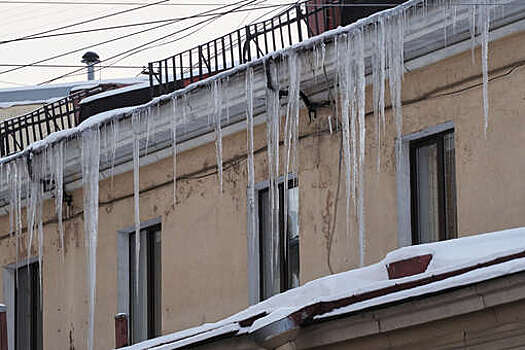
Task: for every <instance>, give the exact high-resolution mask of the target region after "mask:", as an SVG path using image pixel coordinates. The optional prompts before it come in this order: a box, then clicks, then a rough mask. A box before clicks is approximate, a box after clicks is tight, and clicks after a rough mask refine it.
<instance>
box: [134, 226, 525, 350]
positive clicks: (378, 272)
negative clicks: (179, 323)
mask: <svg viewBox="0 0 525 350" xmlns="http://www.w3.org/2000/svg"><path fill="white" fill-rule="evenodd" d="M524 237H525V227H520V228H514V229H508V230H503V231H499V232H493V233H486V234H480V235H475V236H469V237H463V238H459V239H453V240H448V241H442V242H436V243H429V244H422V245H417V246H410V247H404V248H400V249H397V250H395V251H392V252H390V253H389V254H387V255H386V257H385V258H384V259H383V260H381V261H380V262H378V263H376V264H372V265H370V266H366V267H363V268H359V269H354V270H350V271H346V272H342V273H339V274H335V275H330V276H326V277H322V278H319V279H317V280H314V281H311V282H308V283H306V284H304V285H303V286H301V287H298V288H295V289H291V290H289V291H286V292H284V293H281V294H278V295H275V296H273V297H271V298H269V299H267V300H265V301H262V302H260V303H258V304H256V305H253V306H251V307H249V308H247V309H245V310H243V311H241V312H239V313H237V314H235V315H233V316H231V317H228V318H226V319H224V320H221V321H218V322H216V323H208V324H203V325H202V326H199V327H194V328H190V329H186V330H183V331H180V332H176V333H173V334H169V335H165V336H162V337H159V338H155V339H150V340H147V341H145V342H142V343H138V344H135V345H132V346H129V347H126V348H124V349H126V350H140V349H163V348H164V347H158V348H157V346H160V345H163V346H168V345H169V348H170V349H172V348H178V347H180V346H182V345H180V344H184V345H189V344H195V343H198V342H201V341H203V340H208V339H212V338H214V337H216V336H218V335H224V334H229V333H235V335H242V334H246V333H254V332H255V331H257V330H259V329H261V328H263V327H265V326H267V325H269V324H271V323H273V322H276V321H279V320H281V319H284V318H287V317H289V316H291V315H292V314H294V313H297V312H299V311H304V310H306V308H307V307H312V306H315V305H317V304H320V303H324V304H325V305H333V306H332V309H330V310H325V308H326V307H325V308H321V310H322V312H321V313H319V314H317V315H312V316H313V317H314V318H315V319H318V320H322V319H324V318H328V317H333V316H340V315H343V314H347V313H350V312H356V311H360V310H364V309H366V308H369V307H372V306H378V305H382V304H385V303H390V302H393V301H402V300H405V299H408V298H411V297H414V296H421V295H426V294H429V293H436V292H441V291H445V290H447V289H450V288H456V287H460V286H466V285H470V284H473V283H478V282H482V281H486V280H489V279H493V278H496V277H501V276H505V275H509V274H512V273H515V272H520V271H525V239H524ZM426 254H431V255H432V259H431V261H430V263H429V265H428V266H427V268H426V270H425V271H424V272H423V273H420V274H416V275H412V276H408V277H402V278H397V279H389V275H388V266H389V265H391V264H394V263H396V262H399V261H402V260H406V259H410V258H415V257H420V256H422V255H426ZM404 285H407V286H409V287H407V288H405V289H403V288H401V287H402V286H404ZM394 287H398V289H397V290H396V289H395V288H394ZM382 290H389V291H390V292H385V293H384V294H381V293H377V292H378V291H382ZM366 295H371V297H368V298H366V297H361V298H359V297H360V296H366ZM352 298H354V299H355V300H359V301H357V302H353V303H352V302H349V303H348V305H346V306H344V307H339V308H338V307H337V305H338V302H341V301H349V300H352ZM253 320H255V321H253ZM235 329H237V331H235ZM182 340H184V341H183V342H182ZM175 345H177V346H175ZM174 346H175V347H174Z"/></svg>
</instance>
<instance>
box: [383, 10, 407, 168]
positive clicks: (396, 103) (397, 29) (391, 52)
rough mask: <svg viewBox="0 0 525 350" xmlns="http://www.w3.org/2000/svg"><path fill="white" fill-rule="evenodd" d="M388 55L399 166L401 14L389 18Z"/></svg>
mask: <svg viewBox="0 0 525 350" xmlns="http://www.w3.org/2000/svg"><path fill="white" fill-rule="evenodd" d="M388 20H389V22H388V26H387V27H386V33H387V40H386V44H387V54H388V55H387V56H388V68H389V69H388V79H389V80H388V83H389V86H390V100H391V103H392V110H393V115H394V121H395V124H396V162H397V166H398V168H399V166H400V164H399V162H400V160H401V132H402V129H403V114H402V110H401V87H402V86H401V81H402V79H403V62H404V57H403V56H404V53H403V48H404V32H405V29H404V27H405V26H404V17H402V16H401V15H399V16H394V17H391V18H389V19H388Z"/></svg>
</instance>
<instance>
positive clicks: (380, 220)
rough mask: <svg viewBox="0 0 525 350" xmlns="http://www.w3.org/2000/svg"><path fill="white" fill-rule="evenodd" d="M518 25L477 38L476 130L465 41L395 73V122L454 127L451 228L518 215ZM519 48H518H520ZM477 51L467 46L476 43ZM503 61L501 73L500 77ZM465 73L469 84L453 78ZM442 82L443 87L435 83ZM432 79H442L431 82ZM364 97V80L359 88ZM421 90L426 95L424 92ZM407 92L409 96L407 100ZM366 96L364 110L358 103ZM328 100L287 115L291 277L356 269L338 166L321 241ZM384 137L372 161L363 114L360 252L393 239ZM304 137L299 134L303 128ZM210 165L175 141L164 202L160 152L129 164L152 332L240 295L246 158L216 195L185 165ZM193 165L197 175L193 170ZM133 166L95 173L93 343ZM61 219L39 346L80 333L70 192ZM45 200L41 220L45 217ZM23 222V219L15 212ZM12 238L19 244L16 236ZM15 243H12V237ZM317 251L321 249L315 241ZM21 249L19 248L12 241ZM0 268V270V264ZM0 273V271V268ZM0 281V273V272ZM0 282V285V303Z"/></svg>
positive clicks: (79, 339)
mask: <svg viewBox="0 0 525 350" xmlns="http://www.w3.org/2000/svg"><path fill="white" fill-rule="evenodd" d="M524 41H525V34H520V35H515V36H513V37H509V38H506V39H502V40H499V41H497V42H495V43H493V44H491V49H490V51H489V54H490V63H489V64H490V69H491V70H495V73H493V74H491V78H494V79H493V80H492V81H491V82H490V85H489V92H490V118H491V120H490V127H489V132H488V136H487V139H485V138H484V137H483V129H482V125H483V112H482V102H481V85H480V77H479V75H480V73H481V72H480V65H479V64H476V65H472V61H471V56H470V52H466V53H464V54H461V55H458V56H455V57H452V58H450V59H447V60H444V61H442V62H439V63H437V64H434V65H432V66H430V67H426V68H424V69H421V70H418V71H414V72H410V73H407V74H406V76H405V80H404V84H403V100H404V101H406V103H405V104H404V107H403V114H404V127H403V134H409V133H412V132H415V131H418V130H421V129H424V128H427V127H430V126H433V125H437V124H440V123H443V122H446V121H453V122H454V123H455V130H456V134H455V135H456V136H455V139H456V179H457V189H458V194H457V204H458V231H459V234H460V236H463V235H471V234H475V233H478V232H487V231H492V230H498V229H503V228H509V227H516V226H523V225H525V215H523V213H525V182H524V181H522V175H521V174H523V173H525V158H524V148H523V144H525V127H524V126H525V124H524V119H523V118H524V116H523V111H524V110H525V95H524V90H523V86H524V82H525V68H523V67H516V68H515V69H512V71H511V68H506V69H503V70H501V71H500V70H498V69H499V68H501V67H505V66H508V65H511V64H513V63H515V62H518V61H522V60H523V59H524V58H525V57H524V55H525V53H524V52H522V51H520V50H516V48H517V47H521V46H522V45H523V42H524ZM520 45H521V46H520ZM477 54H478V55H479V52H477ZM507 71H511V72H510V73H509V74H505V73H506V72H507ZM470 77H474V78H473V79H472V80H471V81H465V82H462V81H463V80H465V79H467V78H470ZM449 85H450V87H448V88H443V87H445V86H449ZM438 89H442V90H439V91H438ZM367 93H368V96H370V95H371V90H370V89H369V90H368V91H367ZM425 96H426V97H425ZM411 101H412V102H411ZM370 110H371V107H368V108H367V111H370ZM328 113H330V111H328V110H324V111H320V115H319V118H318V120H317V121H316V122H315V123H313V124H311V125H307V124H308V123H307V122H306V121H307V117H306V115H303V116H302V117H301V123H302V131H301V133H302V135H303V136H304V137H303V138H302V140H301V142H300V162H299V164H300V171H299V174H298V179H299V191H300V194H299V196H300V235H301V236H300V256H301V275H300V279H301V283H305V282H307V281H309V280H312V279H315V278H318V277H320V276H324V275H327V274H329V273H331V272H340V271H343V270H347V269H350V268H354V267H356V266H357V264H358V262H359V256H358V248H357V247H358V239H357V234H356V232H357V231H356V225H355V218H352V219H351V222H352V229H351V232H350V233H349V235H347V234H346V223H345V205H346V204H345V185H344V175H343V177H342V179H341V180H342V182H341V188H340V193H339V197H338V198H337V199H338V211H337V221H336V225H335V231H334V235H333V243H332V246H331V248H328V243H327V242H328V241H329V240H330V235H331V227H332V224H333V218H334V205H335V201H336V191H337V181H338V176H337V169H338V159H339V134H333V135H330V134H329V133H327V132H324V133H321V135H319V136H314V135H315V133H316V132H319V131H323V130H326V128H327V123H326V115H327V114H328ZM387 120H388V125H387V128H386V129H387V136H386V138H385V142H384V145H383V147H382V167H381V170H380V171H379V172H377V171H376V157H375V155H376V146H375V136H374V127H373V125H374V121H373V118H372V117H371V116H369V117H368V118H367V130H368V133H367V140H366V144H367V158H366V159H367V160H366V189H365V193H366V199H365V205H366V243H367V247H366V258H365V261H366V263H367V264H368V263H372V262H375V261H378V260H379V259H381V258H382V257H383V256H384V255H385V253H387V252H388V251H390V250H393V249H395V248H396V247H397V245H398V243H397V242H398V238H397V211H396V207H397V187H396V172H395V158H394V157H395V152H394V136H395V131H394V130H395V127H394V125H393V121H392V120H391V115H390V114H389V113H388V114H387ZM265 135H266V131H265V127H264V126H259V127H257V129H256V130H255V137H256V140H255V143H256V145H255V148H256V149H259V148H261V149H262V148H264V147H265ZM308 135H310V136H308ZM223 147H224V159H225V161H227V160H228V159H233V158H235V157H236V156H239V155H243V154H244V153H245V149H246V139H245V133H244V132H242V133H239V134H236V135H232V136H229V137H226V138H224V140H223ZM255 161H256V169H255V170H256V181H257V182H259V181H263V180H266V179H267V173H268V172H267V168H266V153H265V152H259V153H257V154H256V158H255ZM214 164H215V149H214V145H212V144H210V145H205V146H201V147H199V148H196V149H193V150H190V151H187V152H184V153H182V154H180V155H179V158H178V174H177V175H178V176H179V177H182V176H184V177H185V178H181V179H180V180H179V181H178V182H177V205H176V207H175V209H174V208H173V206H172V198H173V195H172V183H171V182H170V180H171V179H172V162H171V159H165V160H162V161H160V162H158V163H156V164H153V165H150V166H147V167H143V168H142V169H141V172H140V177H141V189H142V190H143V191H144V192H143V194H142V195H141V208H140V210H141V220H143V221H144V220H148V219H152V218H158V217H160V218H161V221H162V269H163V276H162V278H163V279H162V311H163V316H162V322H163V332H164V333H168V332H172V331H175V330H178V329H182V328H187V327H190V326H195V325H198V324H200V323H202V322H211V321H215V320H218V319H220V318H222V317H225V316H228V315H229V314H232V313H234V312H236V311H239V310H241V309H243V308H245V307H247V306H248V303H249V301H248V280H249V279H248V278H249V276H248V268H247V265H248V261H247V259H248V254H247V236H246V226H247V225H246V185H247V176H246V175H247V174H246V162H245V161H244V160H242V161H239V162H237V163H234V164H233V165H228V166H227V167H226V168H225V170H224V193H222V194H219V192H218V181H217V176H216V175H214V174H212V175H210V176H202V175H203V173H199V170H202V169H204V168H206V167H209V166H213V165H214ZM204 173H206V172H204ZM132 184H133V176H132V173H126V174H123V175H119V176H116V177H115V178H114V179H113V181H112V180H110V179H108V180H105V181H103V182H102V183H101V187H100V202H101V204H100V211H99V240H98V256H97V258H98V261H97V295H96V298H97V304H96V325H95V334H96V336H95V347H96V348H97V349H107V348H110V347H111V346H112V345H113V344H114V329H113V316H114V315H115V313H116V312H117V231H118V230H120V229H124V228H127V227H130V226H132V225H133V222H134V218H133V197H132V190H133V185H132ZM73 198H74V201H73V206H72V208H70V211H71V213H72V214H71V215H70V217H68V218H67V220H66V227H65V229H66V253H65V261H64V262H63V263H62V262H61V261H60V252H59V237H58V233H57V229H56V225H55V224H53V223H49V224H46V225H45V237H46V238H45V250H44V262H43V264H44V265H43V272H44V334H45V340H44V342H45V344H46V348H47V349H64V348H74V349H77V350H78V349H85V347H86V345H85V344H86V338H85V336H86V330H87V310H88V299H87V284H86V283H87V282H86V279H85V273H86V267H85V262H86V254H85V244H84V233H83V219H82V213H81V210H82V208H81V203H82V192H81V190H78V191H75V192H74V193H73ZM53 211H54V208H53V205H52V203H50V202H48V203H46V219H47V220H52V219H53ZM24 222H25V221H24ZM0 232H2V233H7V232H8V218H7V217H3V218H1V219H0ZM22 243H23V242H22ZM22 245H24V244H22ZM14 247H15V241H14V239H12V238H6V237H4V238H2V239H1V240H0V266H5V265H7V264H10V263H13V262H14V261H15V259H16V254H15V249H14ZM329 250H330V251H331V254H330V258H329V254H328V251H329ZM22 252H23V254H26V253H25V248H24V247H23V248H22ZM0 273H1V272H0ZM0 281H2V278H0ZM0 283H1V282H0ZM2 301H3V290H2V289H1V288H0V302H2Z"/></svg>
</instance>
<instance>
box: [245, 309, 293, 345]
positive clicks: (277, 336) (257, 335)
mask: <svg viewBox="0 0 525 350" xmlns="http://www.w3.org/2000/svg"><path fill="white" fill-rule="evenodd" d="M300 329H301V326H300V325H299V323H298V321H297V320H296V319H295V318H294V317H292V316H287V317H285V318H282V319H280V320H277V321H275V322H272V323H270V324H268V325H266V326H264V327H262V328H260V329H258V330H256V331H255V332H253V333H252V336H253V339H254V341H255V343H257V345H259V346H260V347H262V348H265V349H268V350H295V343H294V341H295V339H296V338H297V335H298V334H299V330H300Z"/></svg>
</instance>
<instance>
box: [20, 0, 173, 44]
mask: <svg viewBox="0 0 525 350" xmlns="http://www.w3.org/2000/svg"><path fill="white" fill-rule="evenodd" d="M168 1H171V0H160V1H157V2H152V3H148V4H146V5H142V6H138V7H133V8H130V9H126V10H122V11H117V12H113V13H109V14H107V15H103V16H98V17H95V18H90V19H86V20H83V21H80V22H76V23H73V24H68V25H65V26H61V27H58V28H54V29H49V30H45V31H42V32H38V33H34V34H29V35H26V36H23V37H22V38H30V37H33V36H37V35H43V34H48V33H52V32H56V31H58V30H62V29H67V28H71V27H76V26H79V25H83V24H86V23H91V22H95V21H99V20H101V19H106V18H109V17H113V16H118V15H121V14H124V13H128V12H131V11H137V10H141V9H144V8H146V7H149V6H153V5H158V4H161V3H164V2H168ZM18 39H20V38H18Z"/></svg>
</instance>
